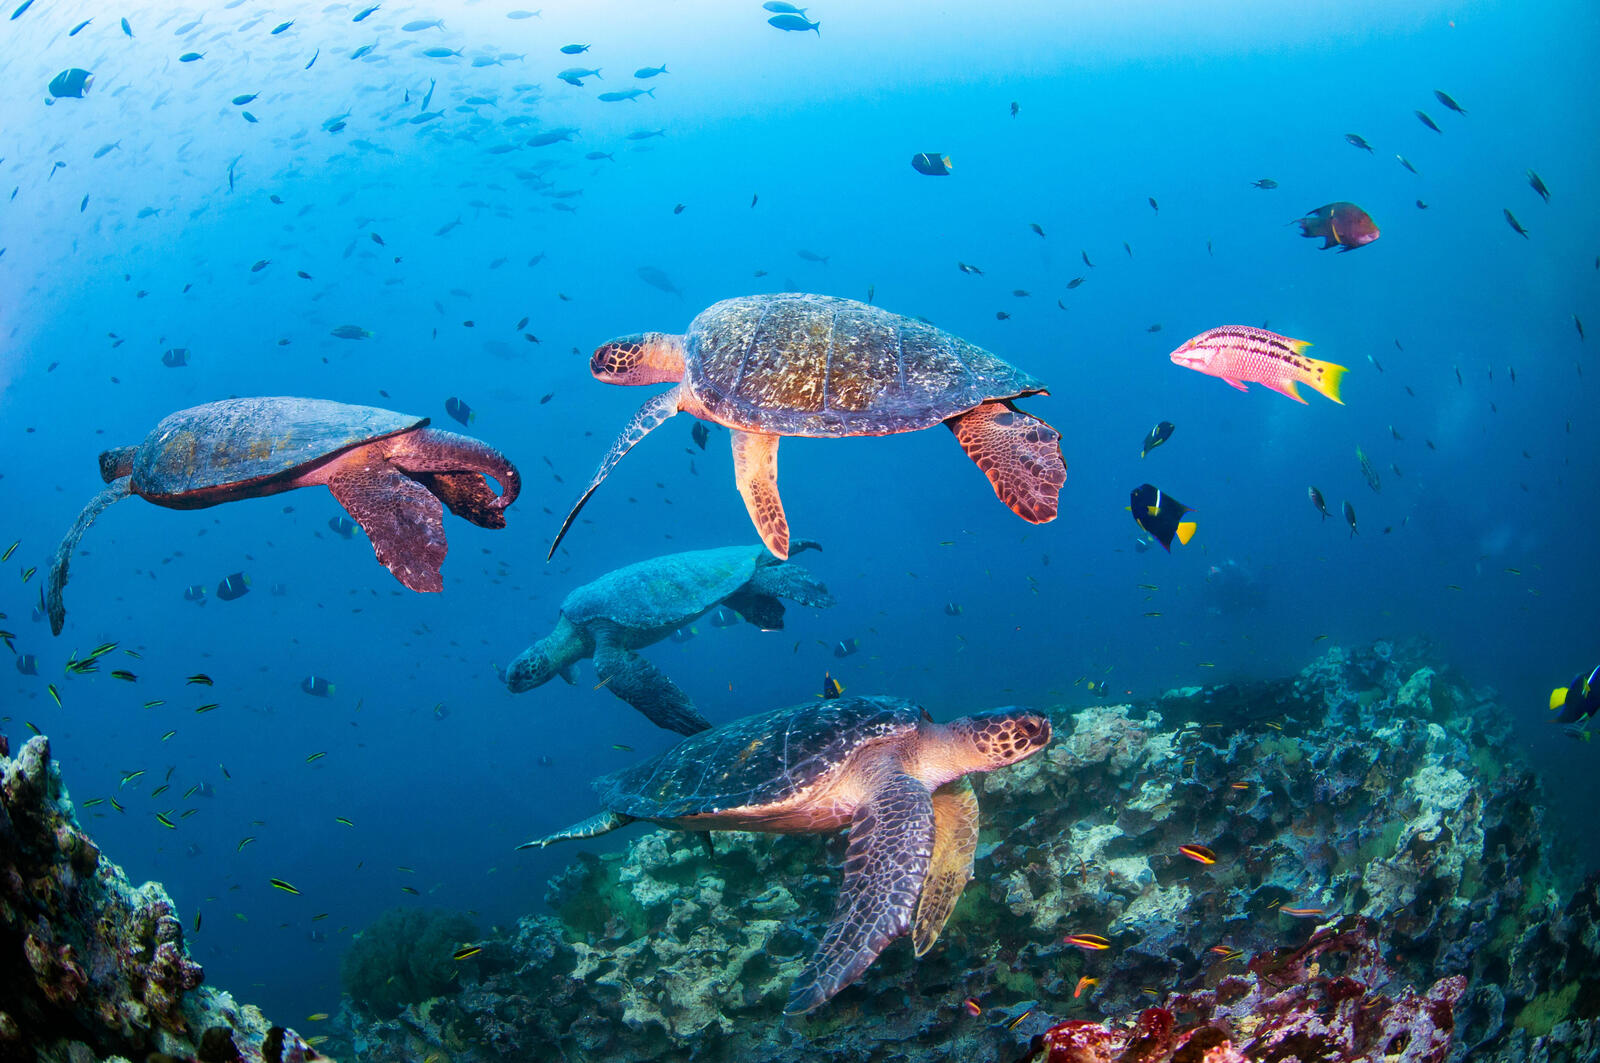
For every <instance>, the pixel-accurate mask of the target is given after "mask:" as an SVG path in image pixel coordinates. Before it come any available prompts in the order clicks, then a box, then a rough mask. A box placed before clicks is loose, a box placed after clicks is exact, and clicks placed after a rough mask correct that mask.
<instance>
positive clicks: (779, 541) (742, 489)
mask: <svg viewBox="0 0 1600 1063" xmlns="http://www.w3.org/2000/svg"><path fill="white" fill-rule="evenodd" d="M730 434H731V435H732V436H733V475H734V482H735V483H736V484H737V485H738V487H739V497H741V498H743V499H744V508H745V509H746V511H748V512H749V514H750V520H751V522H752V523H754V524H755V526H756V531H757V532H758V533H760V535H761V541H762V542H763V543H766V544H767V549H768V550H771V551H772V554H773V556H774V557H777V558H782V559H787V558H788V556H789V520H788V518H787V517H785V516H784V515H783V499H781V498H779V497H778V440H779V438H780V437H778V436H775V435H768V434H767V433H765V432H745V431H742V430H740V429H737V428H735V429H733V430H732V431H731V432H730Z"/></svg>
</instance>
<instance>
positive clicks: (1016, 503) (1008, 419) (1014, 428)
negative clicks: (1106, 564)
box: [945, 401, 1067, 524]
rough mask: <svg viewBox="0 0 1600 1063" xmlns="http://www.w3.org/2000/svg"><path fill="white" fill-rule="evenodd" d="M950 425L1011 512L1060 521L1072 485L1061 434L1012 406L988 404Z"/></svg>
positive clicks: (1035, 519) (1031, 520)
mask: <svg viewBox="0 0 1600 1063" xmlns="http://www.w3.org/2000/svg"><path fill="white" fill-rule="evenodd" d="M945 424H946V425H948V426H949V428H950V431H952V432H954V433H955V434H956V441H957V442H958V443H960V444H961V449H962V450H965V451H966V452H967V457H969V458H971V459H972V460H973V463H974V464H976V465H977V466H978V468H980V469H982V470H983V474H984V475H985V476H987V477H988V478H989V483H990V485H991V486H992V487H993V488H994V493H995V494H996V495H998V496H999V498H1000V501H1002V502H1004V503H1005V504H1006V505H1007V506H1010V507H1011V512H1013V513H1015V514H1016V515H1017V516H1019V517H1021V518H1022V519H1023V520H1025V521H1028V522H1029V523H1031V524H1046V523H1048V522H1050V521H1052V520H1055V519H1056V507H1057V505H1058V500H1059V497H1060V495H1061V485H1062V484H1064V483H1066V482H1067V463H1066V462H1065V461H1064V460H1063V459H1062V457H1061V433H1060V432H1057V431H1056V430H1055V429H1054V428H1051V427H1050V426H1049V425H1048V424H1046V423H1045V422H1044V421H1042V420H1040V419H1039V418H1037V417H1035V416H1033V415H1032V414H1030V413H1023V412H1022V411H1021V410H1019V409H1017V408H1016V407H1015V406H1013V405H1012V404H1011V403H1010V402H1009V401H1001V402H986V403H984V404H983V405H981V406H978V407H977V408H976V409H973V410H969V411H968V412H966V413H964V414H962V415H961V416H960V417H952V418H951V419H950V420H948V421H946V422H945Z"/></svg>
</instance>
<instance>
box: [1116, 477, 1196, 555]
mask: <svg viewBox="0 0 1600 1063" xmlns="http://www.w3.org/2000/svg"><path fill="white" fill-rule="evenodd" d="M1128 508H1129V509H1130V510H1131V511H1132V512H1133V519H1134V521H1135V523H1137V524H1138V525H1139V527H1140V528H1142V529H1144V531H1145V532H1146V533H1148V534H1149V535H1150V536H1151V537H1152V538H1154V539H1155V540H1156V541H1157V542H1159V543H1160V544H1161V548H1162V549H1163V550H1165V551H1167V552H1168V553H1171V552H1172V540H1173V539H1174V538H1176V539H1177V540H1178V542H1180V543H1183V544H1184V545H1186V546H1187V545H1188V543H1189V540H1190V539H1191V538H1193V537H1194V531H1195V522H1194V521H1192V520H1184V519H1183V517H1184V514H1186V513H1192V512H1193V510H1191V509H1190V508H1189V507H1188V506H1186V505H1184V504H1183V503H1182V502H1179V501H1178V500H1177V499H1176V498H1173V497H1172V496H1171V495H1169V494H1166V493H1164V492H1163V491H1162V490H1161V489H1160V488H1158V487H1156V486H1155V485H1154V484H1140V485H1139V486H1138V487H1135V488H1134V489H1133V492H1132V493H1131V495H1130V496H1129V502H1128Z"/></svg>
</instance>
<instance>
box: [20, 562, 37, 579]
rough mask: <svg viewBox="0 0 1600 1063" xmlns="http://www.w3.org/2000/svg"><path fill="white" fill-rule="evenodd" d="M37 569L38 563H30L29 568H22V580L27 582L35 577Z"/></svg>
mask: <svg viewBox="0 0 1600 1063" xmlns="http://www.w3.org/2000/svg"><path fill="white" fill-rule="evenodd" d="M37 571H39V566H38V565H29V566H28V567H27V568H25V569H23V570H22V582H24V583H26V582H28V581H29V580H31V579H32V578H33V574H34V573H35V572H37Z"/></svg>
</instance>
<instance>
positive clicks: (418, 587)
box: [46, 398, 522, 635]
mask: <svg viewBox="0 0 1600 1063" xmlns="http://www.w3.org/2000/svg"><path fill="white" fill-rule="evenodd" d="M427 425H428V419H427V418H426V417H412V416H409V415H407V414H403V413H394V412H392V411H390V410H380V409H377V408H375V407H372V406H349V405H346V404H345V403H342V402H329V401H327V400H325V399H301V398H247V399H224V400H223V401H221V402H208V403H206V404H205V405H204V406H194V407H191V408H189V409H187V410H179V411H178V412H177V413H173V414H168V415H167V416H166V417H163V418H162V419H161V422H160V423H159V424H157V425H156V426H155V428H153V429H151V430H150V434H149V435H147V436H145V437H144V442H142V443H140V444H139V445H138V446H131V447H117V448H116V449H114V450H108V451H105V452H104V453H102V454H101V455H100V476H101V478H102V479H103V480H105V482H106V483H107V485H108V486H107V487H106V488H105V490H103V491H101V492H100V493H99V494H98V495H96V496H95V497H94V498H93V499H91V500H90V502H89V504H88V505H87V506H85V507H84V508H83V512H81V513H79V514H78V519H77V521H76V522H74V524H73V525H72V528H71V529H70V530H69V531H68V532H67V534H66V536H65V538H63V539H62V540H61V545H60V546H58V547H57V548H56V556H55V563H54V564H53V565H52V566H51V569H50V581H49V591H48V594H47V595H46V606H47V608H48V610H49V613H50V630H51V631H53V632H55V633H56V634H57V635H59V634H61V625H62V623H63V621H64V620H65V619H66V606H65V605H64V604H63V603H62V600H61V589H62V587H64V586H65V585H66V582H67V565H68V563H69V562H70V561H71V559H72V553H73V551H74V550H75V549H77V545H78V540H79V539H81V538H82V537H83V533H84V532H86V531H88V530H89V525H91V524H93V523H94V520H95V518H96V517H98V516H99V515H100V514H101V512H102V511H104V510H105V508H106V507H107V506H109V505H111V504H112V503H113V502H120V501H121V500H122V499H124V498H127V497H128V496H129V495H138V496H140V497H141V498H144V499H146V500H148V501H150V502H154V503H155V504H156V505H158V506H166V507H168V508H170V509H202V508H204V507H206V506H215V505H218V504H219V503H222V502H232V501H234V500H235V499H240V498H260V497H262V496H264V495H275V494H278V493H279V492H281V491H292V490H293V489H295V488H296V487H310V486H313V485H322V486H325V487H327V488H328V490H330V491H332V492H333V497H334V498H336V499H338V501H339V504H340V505H342V506H343V507H344V508H345V509H346V510H347V511H348V512H349V514H350V515H351V516H352V517H354V518H355V519H356V522H357V523H359V524H360V525H361V527H362V529H363V530H364V531H366V533H367V538H368V539H370V540H371V542H372V549H373V552H374V553H376V554H377V555H378V560H379V561H380V562H382V563H383V564H384V566H385V567H387V568H388V569H389V571H390V572H392V573H394V576H395V578H396V579H398V580H399V581H400V582H401V583H403V584H405V585H406V586H407V587H409V588H411V589H412V590H414V591H437V590H442V589H443V587H444V581H443V579H442V578H441V576H440V574H439V566H440V565H441V564H443V563H444V557H445V551H446V544H445V535H444V523H443V519H442V518H443V515H444V511H443V508H442V507H441V505H440V503H441V502H442V503H443V504H444V505H446V506H449V507H450V511H451V512H452V513H455V514H456V515H457V516H460V517H465V518H466V519H467V520H470V521H471V522H472V523H474V524H476V525H478V526H480V527H484V528H504V527H505V526H506V518H505V513H504V511H505V508H506V507H507V506H509V505H510V504H511V503H512V502H514V501H516V498H517V493H518V492H519V491H520V490H521V484H522V480H521V477H519V476H518V474H517V470H516V467H515V466H514V465H512V464H511V462H510V461H508V460H507V459H506V457H505V455H503V454H501V453H500V452H499V451H497V450H494V449H493V448H491V447H488V446H485V445H484V444H483V443H480V442H478V441H477V440H476V439H471V438H468V437H467V436H460V435H456V434H455V433H453V432H441V431H439V430H438V429H436V428H429V427H427ZM490 476H492V477H494V479H495V480H496V481H497V482H498V483H499V485H500V494H499V495H498V496H497V495H496V494H495V492H494V489H493V488H491V487H490V486H489V483H488V480H487V479H486V477H490Z"/></svg>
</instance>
